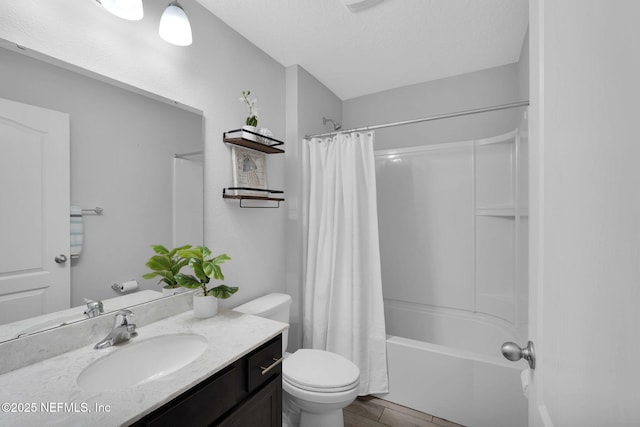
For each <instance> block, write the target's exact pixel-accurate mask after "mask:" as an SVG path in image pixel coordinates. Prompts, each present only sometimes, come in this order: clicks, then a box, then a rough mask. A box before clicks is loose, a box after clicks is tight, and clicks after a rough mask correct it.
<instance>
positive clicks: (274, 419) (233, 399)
mask: <svg viewBox="0 0 640 427" xmlns="http://www.w3.org/2000/svg"><path fill="white" fill-rule="evenodd" d="M185 420H188V424H189V426H209V425H212V424H213V425H219V426H265V427H280V426H282V336H281V335H278V336H277V337H275V338H273V339H271V340H270V341H269V342H267V343H266V344H263V345H261V346H260V347H258V348H257V349H255V350H253V351H252V352H251V353H249V354H247V355H246V356H244V357H242V358H240V359H238V360H236V361H235V362H233V363H231V364H230V365H228V366H227V367H225V368H223V369H222V370H221V371H219V372H218V373H216V374H215V375H213V376H211V377H210V378H207V379H206V380H204V381H202V382H201V383H200V384H198V385H196V386H195V387H193V388H191V389H190V390H188V391H187V392H185V393H183V394H182V395H180V396H178V397H176V398H175V399H173V400H172V401H170V402H168V403H166V404H165V405H163V406H162V407H161V408H159V409H157V410H155V411H154V412H153V413H151V414H149V415H147V416H145V417H144V418H143V419H142V420H140V421H138V422H136V423H134V424H133V425H134V426H135V427H140V426H149V427H160V426H167V427H173V426H176V425H180V424H182V423H184V422H185Z"/></svg>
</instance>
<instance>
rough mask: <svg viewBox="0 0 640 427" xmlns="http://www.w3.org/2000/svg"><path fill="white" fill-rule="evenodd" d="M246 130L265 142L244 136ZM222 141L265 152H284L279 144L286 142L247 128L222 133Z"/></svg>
mask: <svg viewBox="0 0 640 427" xmlns="http://www.w3.org/2000/svg"><path fill="white" fill-rule="evenodd" d="M245 132H246V133H249V134H251V135H255V136H256V139H257V140H258V141H263V142H264V143H260V142H256V141H252V140H250V139H246V138H243V137H242V135H243V134H244V133H245ZM222 141H223V142H226V143H227V144H233V145H239V146H241V147H245V148H250V149H252V150H256V151H262V152H263V153H267V154H280V153H284V150H282V149H280V148H278V146H279V145H283V144H284V142H283V141H279V140H277V139H275V138H271V137H270V136H265V135H260V134H259V133H257V132H252V131H249V130H245V129H234V130H230V131H228V132H224V133H223V134H222Z"/></svg>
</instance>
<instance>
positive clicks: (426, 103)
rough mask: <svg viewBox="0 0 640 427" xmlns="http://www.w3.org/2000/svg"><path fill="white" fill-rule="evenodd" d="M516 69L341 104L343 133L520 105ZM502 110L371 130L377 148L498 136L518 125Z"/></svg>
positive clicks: (504, 68)
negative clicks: (489, 107)
mask: <svg viewBox="0 0 640 427" xmlns="http://www.w3.org/2000/svg"><path fill="white" fill-rule="evenodd" d="M517 88H518V65H517V64H511V65H505V66H502V67H496V68H491V69H487V70H482V71H477V72H475V73H469V74H463V75H460V76H455V77H450V78H446V79H440V80H434V81H430V82H425V83H420V84H416V85H411V86H405V87H400V88H396V89H391V90H387V91H383V92H378V93H374V94H371V95H366V96H361V97H358V98H353V99H349V100H346V101H345V102H344V104H343V120H344V128H345V129H346V128H356V127H362V126H369V125H377V124H384V123H390V122H397V121H404V120H411V119H416V118H421V117H429V116H434V115H439V114H446V113H451V112H456V111H463V110H470V109H474V108H482V107H488V106H492V105H499V104H507V103H512V102H516V101H519V100H520V99H519V98H518V97H519V96H520V94H519V93H518V90H517ZM516 118H517V112H516V111H515V110H505V111H498V112H491V113H483V114H476V115H471V116H466V117H459V118H451V119H444V120H438V121H433V122H427V123H418V124H413V125H407V126H400V127H395V128H388V129H381V130H378V131H376V138H375V147H376V149H389V148H400V147H411V146H416V145H429V144H438V143H444V142H455V141H464V140H470V139H477V138H482V137H488V136H494V135H499V134H501V133H504V132H508V131H509V130H513V129H514V128H515V127H516V125H517V121H516Z"/></svg>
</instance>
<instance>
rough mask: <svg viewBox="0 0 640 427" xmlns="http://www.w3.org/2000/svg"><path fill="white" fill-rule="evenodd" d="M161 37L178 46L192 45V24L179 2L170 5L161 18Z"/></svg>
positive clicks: (159, 31)
mask: <svg viewBox="0 0 640 427" xmlns="http://www.w3.org/2000/svg"><path fill="white" fill-rule="evenodd" d="M158 33H159V34H160V37H162V39H163V40H165V41H166V42H169V43H171V44H175V45H176V46H189V45H190V44H191V41H192V40H191V24H189V18H187V14H186V13H184V10H182V7H180V5H179V4H178V3H177V2H173V3H170V4H169V6H167V8H166V9H165V11H164V13H163V14H162V18H160V28H159V30H158Z"/></svg>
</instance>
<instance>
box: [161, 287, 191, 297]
mask: <svg viewBox="0 0 640 427" xmlns="http://www.w3.org/2000/svg"><path fill="white" fill-rule="evenodd" d="M186 290H187V289H186V288H183V287H182V286H179V287H177V288H164V287H163V288H162V296H163V297H166V296H171V295H177V294H181V293H183V292H184V291H186Z"/></svg>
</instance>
